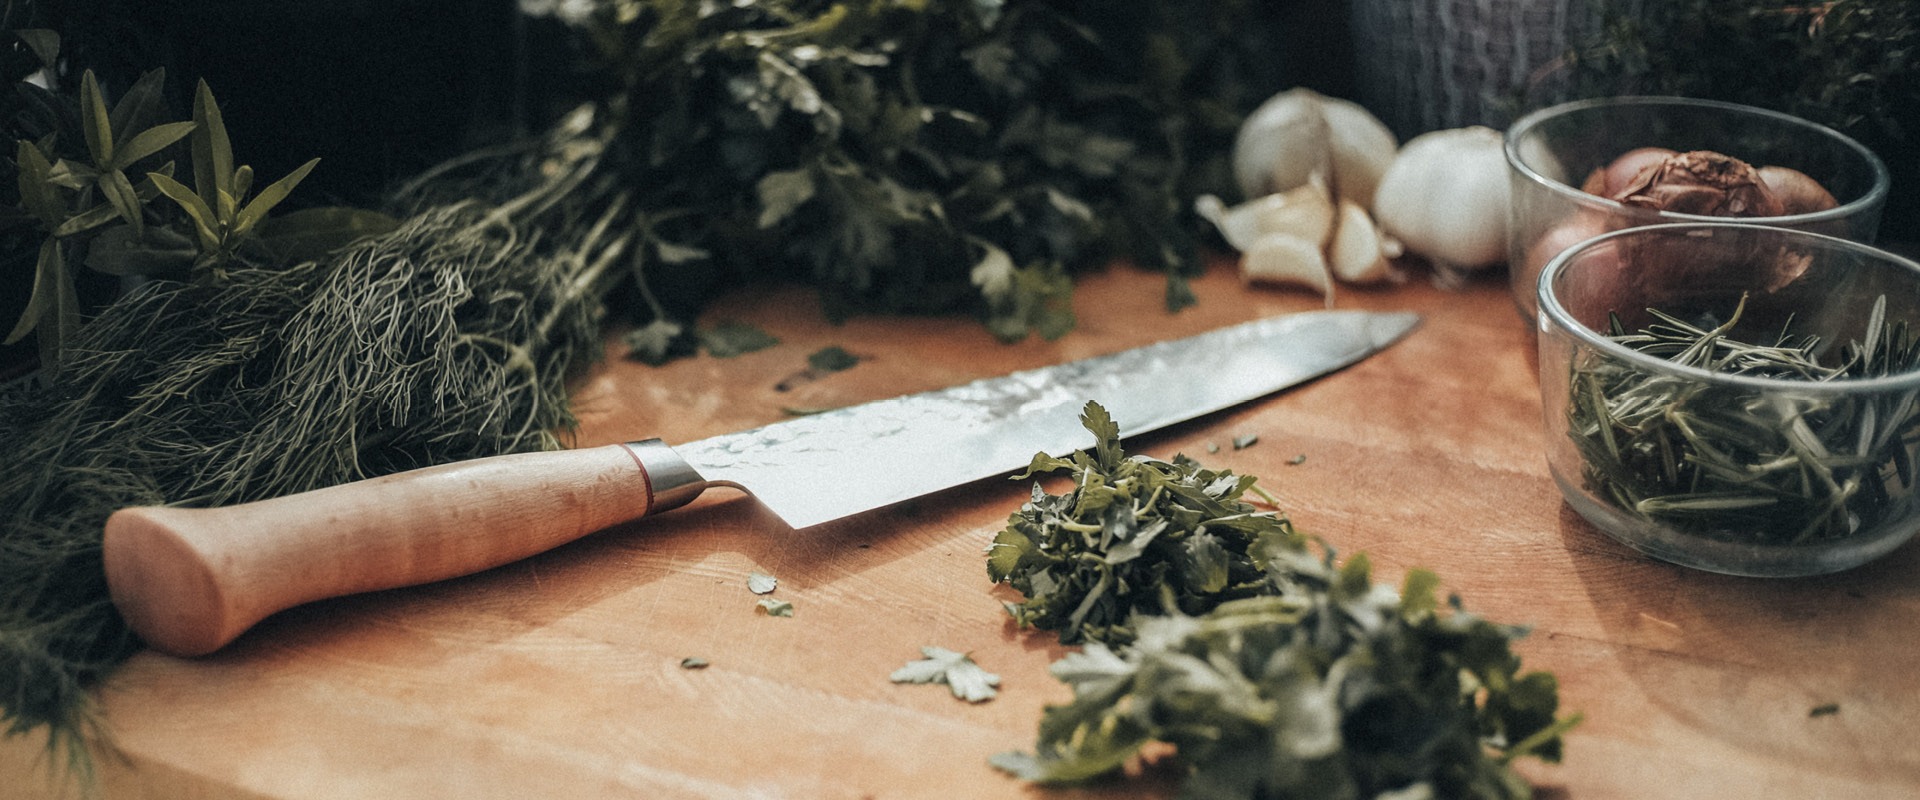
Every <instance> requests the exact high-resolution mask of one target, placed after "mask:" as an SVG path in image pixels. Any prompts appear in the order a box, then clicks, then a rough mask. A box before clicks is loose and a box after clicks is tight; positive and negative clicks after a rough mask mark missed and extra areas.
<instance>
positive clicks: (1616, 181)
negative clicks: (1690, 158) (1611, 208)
mask: <svg viewBox="0 0 1920 800" xmlns="http://www.w3.org/2000/svg"><path fill="white" fill-rule="evenodd" d="M1678 152H1679V151H1677V150H1673V149H1670V148H1666V147H1636V148H1634V149H1632V150H1628V151H1627V152H1625V153H1622V154H1620V156H1619V157H1618V158H1615V159H1614V160H1612V161H1610V162H1608V163H1607V165H1606V166H1604V167H1601V168H1599V169H1596V170H1594V171H1593V172H1592V173H1590V174H1588V175H1587V180H1586V182H1585V183H1582V184H1581V185H1580V191H1583V192H1586V193H1587V194H1592V195H1599V196H1601V197H1605V198H1609V199H1611V198H1613V196H1614V195H1616V194H1619V193H1620V192H1621V190H1623V189H1626V188H1627V187H1628V186H1631V185H1633V182H1634V181H1635V180H1636V179H1638V178H1639V177H1640V173H1642V172H1645V171H1647V170H1648V169H1651V168H1653V167H1654V166H1655V165H1657V164H1659V163H1661V162H1662V161H1665V160H1666V159H1667V157H1668V156H1672V155H1675V154H1677V153H1678Z"/></svg>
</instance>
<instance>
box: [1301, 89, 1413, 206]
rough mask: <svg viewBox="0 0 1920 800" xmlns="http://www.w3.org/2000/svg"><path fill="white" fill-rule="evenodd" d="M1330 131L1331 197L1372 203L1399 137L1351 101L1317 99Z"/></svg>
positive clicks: (1391, 161)
mask: <svg viewBox="0 0 1920 800" xmlns="http://www.w3.org/2000/svg"><path fill="white" fill-rule="evenodd" d="M1320 110H1321V111H1322V112H1324V113H1325V114H1326V116H1327V127H1328V128H1329V130H1330V132H1331V134H1332V141H1331V142H1330V144H1331V146H1332V153H1331V155H1332V157H1333V196H1335V197H1338V198H1340V199H1341V200H1343V201H1344V200H1351V201H1353V202H1355V203H1359V204H1360V207H1361V208H1363V209H1364V208H1370V207H1372V206H1373V195H1374V192H1375V190H1376V189H1377V188H1378V187H1379V186H1380V178H1381V177H1382V176H1384V175H1386V174H1387V168H1388V167H1390V166H1392V165H1393V157H1394V156H1396V155H1398V154H1399V152H1400V140H1399V139H1396V138H1394V135H1393V131H1391V130H1388V129H1387V124H1386V123H1384V122H1381V121H1380V118H1379V117H1376V116H1374V115H1373V114H1372V112H1369V111H1367V110H1366V109H1365V108H1363V107H1361V105H1360V104H1359V103H1355V102H1353V101H1351V100H1342V99H1340V98H1338V97H1322V98H1320Z"/></svg>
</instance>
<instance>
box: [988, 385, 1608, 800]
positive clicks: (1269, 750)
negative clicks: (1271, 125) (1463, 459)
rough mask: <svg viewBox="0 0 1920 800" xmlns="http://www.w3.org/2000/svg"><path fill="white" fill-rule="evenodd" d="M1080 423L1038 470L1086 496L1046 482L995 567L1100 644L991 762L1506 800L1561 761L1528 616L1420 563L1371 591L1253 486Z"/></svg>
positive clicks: (1361, 570)
mask: <svg viewBox="0 0 1920 800" xmlns="http://www.w3.org/2000/svg"><path fill="white" fill-rule="evenodd" d="M1082 420H1083V422H1085V423H1086V425H1087V428H1088V429H1089V430H1091V431H1092V432H1093V433H1094V437H1095V445H1094V447H1093V448H1092V449H1091V450H1088V451H1085V452H1082V453H1078V454H1076V455H1075V456H1074V457H1073V458H1072V459H1054V458H1049V457H1047V456H1044V455H1043V456H1037V457H1035V459H1034V466H1033V467H1032V468H1030V469H1029V470H1028V473H1027V474H1029V475H1031V474H1035V473H1043V472H1052V471H1068V472H1070V473H1071V474H1072V476H1073V481H1072V484H1073V486H1074V488H1073V490H1072V491H1070V492H1069V493H1067V494H1065V495H1059V496H1053V495H1047V494H1044V493H1043V492H1042V491H1041V490H1040V489H1039V488H1038V487H1036V488H1035V490H1034V496H1033V500H1032V501H1031V502H1029V503H1027V504H1026V505H1025V506H1023V507H1022V508H1021V510H1020V512H1018V513H1016V514H1015V515H1013V517H1012V519H1011V520H1010V521H1009V524H1008V527H1007V529H1006V530H1005V531H1003V532H1002V535H1001V537H1000V538H999V539H997V540H996V541H995V544H994V546H993V547H992V548H990V550H989V564H988V571H989V574H991V575H992V576H993V577H994V578H995V579H996V580H1006V581H1008V582H1009V583H1012V584H1013V585H1014V586H1015V588H1019V589H1020V590H1021V591H1022V592H1023V593H1025V594H1026V595H1027V600H1026V601H1025V602H1022V603H1009V604H1008V605H1007V609H1008V611H1009V613H1011V614H1012V615H1013V616H1014V617H1015V618H1016V619H1019V620H1021V621H1022V622H1023V623H1031V624H1035V625H1036V626H1038V627H1054V628H1056V629H1059V630H1061V639H1062V641H1068V640H1069V639H1068V637H1070V636H1072V637H1075V640H1076V641H1077V640H1090V641H1089V642H1088V643H1087V644H1086V646H1085V648H1084V650H1083V651H1082V652H1079V653H1075V654H1071V655H1068V656H1066V657H1065V658H1062V659H1061V660H1060V661H1058V662H1056V663H1055V664H1054V665H1053V667H1052V672H1053V674H1054V676H1055V677H1056V678H1059V679H1060V680H1061V681H1062V682H1065V683H1067V684H1069V685H1070V686H1072V688H1073V692H1074V699H1073V701H1072V702H1070V703H1068V704H1066V705H1060V706H1051V707H1049V708H1048V709H1047V711H1046V715H1045V717H1044V718H1043V719H1042V720H1041V722H1040V727H1039V736H1038V741H1037V743H1036V749H1035V752H1033V753H1003V754H1001V755H998V756H995V757H994V758H993V759H992V763H993V764H994V766H996V767H999V768H1000V769H1002V770H1005V771H1007V772H1009V773H1012V774H1014V775H1016V776H1019V777H1021V778H1024V779H1027V780H1031V781H1036V782H1040V783H1046V784H1072V783H1081V782H1085V781H1088V780H1091V779H1094V778H1098V777H1101V776H1104V775H1108V774H1111V773H1113V772H1115V771H1116V770H1118V769H1120V768H1121V767H1122V766H1123V765H1125V764H1126V763H1128V762H1129V761H1131V760H1133V759H1134V758H1135V757H1136V756H1138V755H1139V754H1140V752H1141V750H1142V749H1143V748H1145V747H1146V746H1147V745H1149V744H1150V743H1153V742H1162V743H1166V744H1171V745H1173V746H1174V747H1175V749H1176V751H1177V752H1178V754H1179V757H1180V758H1181V759H1182V760H1183V761H1185V762H1186V765H1187V767H1188V777H1187V779H1186V785H1185V786H1184V787H1183V796H1186V797H1207V798H1233V799H1239V798H1244V799H1245V800H1255V799H1256V798H1281V797H1300V798H1309V797H1312V798H1319V797H1355V798H1361V797H1367V798H1380V797H1448V798H1488V799H1491V800H1508V799H1510V798H1524V797H1528V796H1530V795H1531V790H1530V787H1529V786H1528V785H1527V783H1526V781H1525V780H1524V779H1523V778H1521V777H1520V776H1519V775H1517V774H1516V773H1514V772H1513V771H1512V770H1511V769H1509V765H1510V764H1511V762H1512V761H1513V760H1514V759H1517V758H1521V757H1523V756H1533V757H1536V758H1540V759H1542V760H1545V761H1558V760H1559V758H1560V755H1561V738H1560V737H1561V734H1563V733H1564V732H1566V731H1567V730H1568V729H1570V728H1571V727H1573V726H1574V725H1575V724H1576V723H1577V722H1578V720H1579V717H1578V715H1574V716H1572V717H1568V718H1559V717H1557V716H1556V714H1557V711H1558V706H1559V698H1558V685H1557V682H1556V680H1555V679H1554V676H1553V675H1552V674H1550V673H1545V672H1529V673H1521V672H1520V671H1519V669H1520V659H1519V658H1518V657H1517V656H1515V655H1514V654H1513V652H1512V650H1511V648H1510V644H1511V642H1512V640H1514V639H1516V638H1518V637H1519V636H1521V635H1522V634H1523V631H1522V630H1520V629H1517V628H1514V627H1512V626H1507V625H1499V624H1495V623H1492V622H1489V621H1487V620H1484V619H1481V618H1479V617H1477V616H1474V615H1472V614H1469V613H1467V612H1465V611H1463V610H1461V607H1460V603H1459V601H1458V599H1457V598H1452V599H1450V601H1449V603H1447V604H1446V605H1445V606H1444V607H1443V605H1442V604H1441V603H1440V602H1439V600H1438V599H1437V598H1436V597H1435V590H1436V588H1437V587H1438V584H1439V579H1438V578H1437V577H1436V576H1434V574H1433V573H1431V572H1427V571H1425V570H1413V571H1411V572H1409V573H1408V574H1407V576H1406V580H1405V583H1404V585H1403V587H1402V589H1401V590H1400V591H1398V592H1396V591H1394V590H1393V589H1392V588H1391V587H1390V586H1386V585H1379V584H1375V583H1373V581H1372V576H1371V568H1370V565H1369V562H1368V559H1367V557H1366V556H1365V555H1364V554H1361V555H1356V556H1354V557H1353V558H1351V559H1349V560H1348V561H1347V562H1346V563H1345V564H1344V565H1342V564H1338V563H1337V562H1336V560H1335V558H1334V553H1333V551H1332V550H1331V549H1330V548H1328V547H1326V546H1325V544H1324V543H1321V544H1320V545H1319V546H1318V548H1317V550H1318V552H1316V550H1315V549H1314V548H1312V547H1310V544H1311V540H1310V539H1309V537H1307V536H1305V535H1304V534H1301V533H1299V532H1297V531H1295V530H1294V528H1293V526H1292V525H1291V524H1290V523H1289V522H1288V521H1287V520H1286V518H1285V517H1282V516H1280V515H1279V514H1277V513H1271V512H1268V513H1260V512H1254V511H1252V509H1251V507H1249V506H1247V505H1245V504H1244V503H1241V502H1239V500H1238V498H1239V496H1240V494H1241V493H1242V492H1245V491H1247V490H1248V489H1250V488H1251V487H1252V484H1253V479H1252V478H1250V477H1235V476H1232V475H1230V474H1228V473H1214V472H1209V471H1207V470H1205V469H1203V468H1201V467H1200V466H1199V465H1198V464H1196V463H1194V462H1192V461H1189V460H1184V459H1176V461H1175V462H1174V463H1171V464H1169V463H1167V462H1162V461H1156V460H1153V459H1146V458H1141V457H1138V456H1136V457H1132V458H1129V457H1127V456H1126V455H1125V454H1124V453H1123V452H1122V451H1121V449H1120V443H1119V432H1118V429H1117V427H1115V426H1114V425H1113V423H1112V421H1111V419H1109V418H1108V417H1107V414H1106V412H1105V410H1104V409H1101V408H1100V407H1099V406H1098V405H1096V404H1092V403H1089V404H1088V405H1087V409H1086V413H1085V415H1084V416H1083V417H1082ZM1143 587H1150V588H1143ZM1155 589H1157V590H1158V591H1157V592H1156V591H1155ZM1156 596H1157V597H1158V598H1159V603H1158V604H1156V603H1154V602H1152V600H1153V598H1155V597H1156ZM1188 607H1193V608H1199V609H1200V610H1199V611H1194V610H1190V609H1189V608H1188ZM1122 614H1128V615H1129V616H1128V617H1127V619H1126V620H1125V624H1124V625H1122V624H1119V623H1118V622H1116V620H1118V619H1119V618H1120V615H1122Z"/></svg>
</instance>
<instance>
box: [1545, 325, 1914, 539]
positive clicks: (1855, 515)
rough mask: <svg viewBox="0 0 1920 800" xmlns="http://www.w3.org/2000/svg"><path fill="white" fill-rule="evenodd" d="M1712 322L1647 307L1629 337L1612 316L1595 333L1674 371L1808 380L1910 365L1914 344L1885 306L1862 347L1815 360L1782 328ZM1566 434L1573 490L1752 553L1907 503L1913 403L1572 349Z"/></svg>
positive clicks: (1823, 535)
mask: <svg viewBox="0 0 1920 800" xmlns="http://www.w3.org/2000/svg"><path fill="white" fill-rule="evenodd" d="M1745 308H1746V299H1745V298H1744V297H1743V298H1742V299H1741V302H1740V304H1739V305H1738V306H1736V307H1735V309H1734V310H1733V312H1732V313H1731V314H1730V315H1728V317H1727V320H1726V322H1724V323H1721V324H1719V325H1712V326H1708V325H1696V324H1693V323H1691V322H1688V321H1685V320H1682V319H1680V318H1678V317H1676V316H1674V315H1672V314H1668V313H1665V312H1661V311H1657V310H1650V313H1652V314H1653V315H1654V317H1655V318H1656V319H1657V320H1658V322H1656V323H1654V324H1652V325H1650V326H1648V327H1646V328H1644V329H1642V330H1640V331H1637V332H1632V333H1629V332H1627V331H1625V330H1624V329H1623V327H1622V326H1621V324H1620V322H1619V320H1618V318H1617V317H1616V318H1615V319H1614V321H1613V323H1612V327H1611V330H1610V332H1609V337H1610V338H1611V339H1613V340H1614V341H1616V342H1618V343H1620V344H1623V345H1625V346H1627V347H1630V348H1633V349H1635V350H1639V351H1641V352H1644V353H1647V354H1649V355H1654V356H1658V357H1660V358H1665V359H1667V360H1670V361H1673V362H1675V363H1678V364H1682V365H1686V366H1691V367H1696V368H1699V369H1703V370H1707V371H1709V372H1714V373H1720V374H1727V375H1745V376H1751V377H1759V378H1771V379H1780V380H1801V381H1809V382H1822V381H1834V380H1846V379H1858V378H1870V377H1879V376H1885V375H1891V374H1895V373H1900V372H1906V371H1910V370H1913V369H1915V368H1916V367H1920V342H1917V341H1916V336H1915V333H1914V331H1913V330H1911V329H1910V328H1909V326H1908V325H1907V324H1906V323H1905V322H1902V321H1889V320H1887V316H1886V298H1885V297H1884V296H1883V297H1881V298H1879V299H1878V300H1877V301H1876V302H1875V303H1874V306H1873V310H1872V313H1871V314H1870V315H1869V318H1868V320H1867V324H1866V328H1865V335H1864V341H1855V342H1850V343H1848V344H1847V345H1846V346H1845V347H1843V348H1841V349H1840V354H1839V363H1837V364H1830V365H1829V364H1822V363H1821V362H1820V361H1819V359H1818V357H1817V355H1816V354H1817V353H1818V352H1819V348H1820V344H1821V343H1820V340H1819V339H1818V338H1817V337H1811V336H1799V335H1795V334H1793V333H1792V332H1791V331H1790V330H1789V328H1790V327H1791V325H1792V322H1791V321H1789V322H1788V323H1786V325H1785V326H1783V327H1782V329H1781V330H1780V332H1779V333H1778V334H1777V335H1775V336H1773V337H1772V338H1771V340H1770V342H1769V343H1765V344H1754V343H1749V342H1745V341H1741V340H1738V339H1735V338H1733V337H1732V336H1731V335H1730V334H1731V332H1732V331H1733V330H1734V329H1735V327H1736V326H1737V325H1738V323H1739V321H1740V318H1741V316H1742V315H1743V314H1744V312H1745ZM1568 380H1569V381H1570V389H1569V391H1570V402H1569V405H1568V409H1567V412H1566V414H1567V422H1568V435H1569V436H1570V437H1572V439H1573V441H1574V443H1575V445H1576V446H1577V447H1578V448H1579V452H1580V454H1581V456H1582V458H1583V461H1584V464H1585V474H1584V480H1585V482H1586V484H1587V486H1588V487H1589V488H1590V489H1591V490H1593V491H1594V492H1596V493H1597V494H1599V495H1600V496H1601V497H1603V498H1604V499H1606V500H1608V501H1609V502H1611V503H1612V504H1613V505H1614V506H1615V507H1617V508H1618V509H1620V510H1622V511H1624V512H1626V513H1629V514H1633V515H1637V516H1640V517H1643V518H1645V519H1647V520H1649V521H1652V522H1656V523H1659V524H1661V525H1664V526H1668V527H1671V528H1673V529H1676V530H1680V531H1684V532H1687V533H1691V534H1698V535H1703V536H1709V537H1713V538H1718V539H1726V540H1730V541H1744V542H1753V543H1760V544H1773V545H1785V544H1805V543H1816V542H1826V541H1832V540H1835V539H1839V538H1844V537H1846V536H1848V535H1850V534H1852V533H1854V532H1855V531H1858V530H1862V529H1867V528H1871V527H1873V526H1874V525H1875V524H1876V523H1877V522H1879V521H1880V520H1882V519H1885V518H1887V517H1889V516H1891V515H1896V514H1900V513H1903V512H1904V509H1906V508H1907V507H1908V506H1910V505H1911V503H1912V501H1913V498H1912V489H1913V484H1914V469H1913V458H1914V448H1915V447H1916V446H1917V445H1920V402H1917V401H1916V397H1915V396H1914V394H1913V393H1910V392H1909V393H1903V394H1898V395H1891V396H1889V395H1885V394H1879V393H1873V394H1862V395H1858V396H1854V395H1846V394H1837V395H1836V394H1822V395H1792V394H1790V393H1787V392H1781V391H1770V392H1765V393H1763V392H1761V391H1759V390H1756V389H1754V388H1752V387H1748V386H1732V385H1717V384H1712V383H1709V382H1707V381H1702V380H1699V379H1697V378H1693V377H1689V376H1685V375H1676V374H1671V373H1660V372H1653V371H1649V370H1645V369H1642V368H1639V367H1636V366H1634V365H1632V364H1629V363H1627V362H1625V361H1622V360H1620V359H1617V358H1613V357H1610V356H1606V355H1604V354H1599V353H1586V354H1584V355H1583V356H1581V357H1578V358H1576V359H1575V360H1574V362H1573V364H1572V365H1571V370H1570V374H1569V376H1568Z"/></svg>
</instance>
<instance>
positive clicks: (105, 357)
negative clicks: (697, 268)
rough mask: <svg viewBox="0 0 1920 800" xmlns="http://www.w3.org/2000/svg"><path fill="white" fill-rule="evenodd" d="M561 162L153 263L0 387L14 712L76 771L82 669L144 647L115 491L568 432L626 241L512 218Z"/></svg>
mask: <svg viewBox="0 0 1920 800" xmlns="http://www.w3.org/2000/svg"><path fill="white" fill-rule="evenodd" d="M564 184H565V182H564V181H556V182H555V183H554V184H552V185H550V186H549V187H548V189H547V190H543V191H541V192H536V193H533V194H531V195H529V196H528V197H527V198H525V199H523V201H521V202H519V203H516V204H509V205H506V206H493V205H488V204H482V203H471V202H470V203H461V204H452V205H442V206H435V207H433V208H430V209H426V210H423V211H421V212H420V213H417V214H415V215H414V216H413V217H412V218H411V219H409V220H407V221H406V222H405V223H403V224H402V225H401V227H400V228H399V229H397V230H395V231H393V232H392V233H391V234H389V235H385V236H381V237H378V238H374V239H369V240H365V241H363V242H361V243H359V244H356V245H354V246H351V247H349V248H347V249H345V250H342V251H339V252H337V253H335V254H333V255H332V256H330V257H327V258H324V259H321V260H318V261H311V262H306V263H302V264H298V265H295V266H293V267H290V268H285V269H265V268H259V267H251V266H246V267H240V268H236V269H233V270H231V271H230V272H229V273H228V277H227V279H226V280H225V281H224V282H220V283H217V284H216V283H211V282H179V281H154V282H150V283H147V284H146V285H144V286H142V287H140V288H138V289H136V290H134V291H132V292H130V293H128V294H127V295H125V296H124V297H122V298H120V299H119V300H118V301H116V302H115V303H114V304H113V305H112V306H111V307H109V308H108V309H107V310H105V311H104V312H102V313H101V314H100V315H99V316H98V317H96V318H94V319H93V320H91V321H90V322H89V323H88V324H86V325H84V326H83V327H82V328H81V329H80V331H79V335H78V338H77V339H76V340H75V341H73V342H72V344H71V349H70V350H69V351H68V355H67V357H66V358H64V359H63V361H62V363H61V365H60V367H59V369H58V370H57V371H56V372H55V373H54V374H53V375H51V376H49V379H48V380H47V382H46V384H45V385H44V386H42V387H38V388H35V389H31V390H25V391H20V392H16V393H14V394H11V395H9V396H6V397H3V398H0V452H6V453H7V454H8V457H9V459H10V460H11V466H10V467H9V468H8V469H7V470H6V471H4V472H3V473H0V508H5V509H7V515H8V516H7V519H6V521H5V532H6V535H5V536H4V537H0V705H4V709H0V713H3V714H4V717H3V719H4V722H5V726H6V730H7V731H9V732H11V733H23V732H26V731H29V730H33V729H35V728H38V727H41V726H47V727H48V728H49V729H50V730H51V732H52V734H53V737H54V740H53V742H52V746H53V748H54V749H56V750H59V751H62V752H63V753H64V755H65V757H66V760H67V762H68V764H69V765H71V766H73V767H75V768H77V769H79V770H81V771H83V772H84V770H85V767H86V752H87V751H86V747H85V745H84V737H85V735H86V734H87V733H89V732H90V730H93V729H94V728H93V724H92V723H91V722H90V717H89V714H90V711H89V702H90V701H89V699H88V696H87V689H88V687H89V686H91V685H93V684H94V683H95V682H97V681H98V680H99V679H101V678H102V677H103V676H105V675H106V674H107V673H108V672H109V671H110V670H111V669H112V668H113V667H114V666H116V665H118V664H119V663H121V662H122V661H124V660H125V659H126V658H128V657H129V656H131V655H132V654H133V652H134V651H135V650H136V649H137V646H138V644H137V642H136V640H135V639H134V637H133V636H132V635H131V634H130V633H129V632H128V631H127V630H126V628H125V624H124V622H123V621H122V620H121V619H120V617H119V615H118V613H117V612H116V611H115V610H114V609H113V607H112V605H111V603H110V602H109V601H108V594H107V587H106V578H105V574H104V572H103V569H102V566H101V555H100V544H101V537H102V528H103V525H104V524H105V521H106V518H107V516H108V515H109V514H111V513H112V512H113V511H115V510H116V509H119V508H122V507H125V506H131V505H148V504H158V503H172V504H178V505H187V506H220V505H227V504H233V503H242V502H247V501H251V500H258V499H264V498H269V497H276V496H281V495H286V494H292V493H295V492H300V491H305V490H309V489H315V488H320V487H323V486H328V485H333V484H337V483H342V482H346V481H352V480H357V479H362V478H367V477H372V476H376V475H381V474H387V473H391V472H397V471H401V470H406V469H412V468H415V467H421V466H426V465H431V464H439V463H445V462H450V461H457V460H462V459H470V458H478V457H482V456H489V455H497V454H500V453H509V452H519V451H527V450H538V449H547V448H554V447H557V446H559V445H560V444H561V442H560V441H559V438H558V437H559V436H561V435H563V434H564V432H565V431H566V430H568V429H569V427H570V425H571V424H572V421H573V418H572V416H571V414H570V412H569V410H568V405H567V392H566V378H567V375H568V374H569V372H570V371H571V370H574V369H576V368H578V367H579V366H581V365H582V364H583V363H585V362H586V361H588V360H589V359H591V358H593V357H594V356H595V355H596V354H597V353H598V347H599V345H598V343H599V320H600V316H601V311H600V301H599V298H600V295H601V294H602V293H603V292H604V291H605V287H604V283H603V282H602V280H601V278H602V276H604V275H606V274H607V266H608V264H609V263H610V262H611V261H612V260H613V256H614V255H616V254H617V253H618V252H619V251H620V249H621V247H620V242H619V240H618V239H614V240H611V241H609V240H607V239H606V237H605V236H604V228H603V227H598V228H596V227H588V228H587V229H586V230H585V232H584V233H583V234H582V235H581V236H579V237H577V238H575V239H573V240H571V241H568V242H565V243H558V244H555V245H543V243H542V242H541V241H540V240H539V237H536V236H532V235H529V234H528V233H527V232H526V230H525V228H524V226H523V223H522V222H518V221H516V219H515V216H514V215H515V214H516V213H525V212H528V211H530V210H534V208H533V207H534V206H536V205H538V204H539V203H543V202H546V201H547V200H550V199H551V198H552V197H553V196H555V194H556V192H555V191H554V190H556V189H563V188H564ZM529 218H531V217H529ZM562 244H563V245H564V246H561V245H562Z"/></svg>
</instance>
